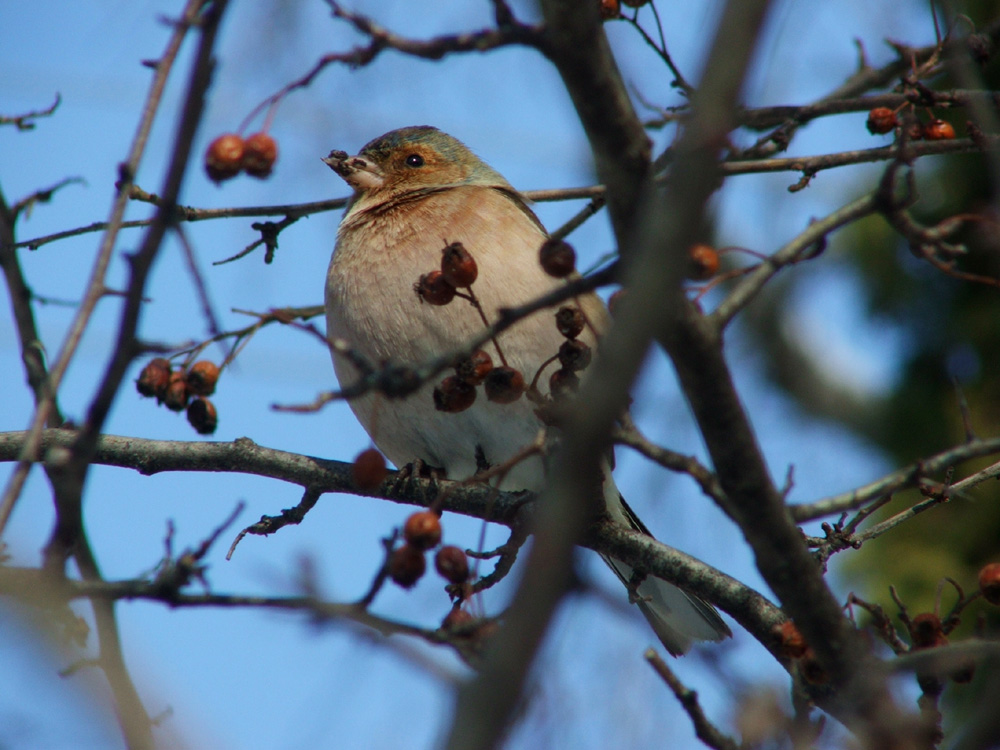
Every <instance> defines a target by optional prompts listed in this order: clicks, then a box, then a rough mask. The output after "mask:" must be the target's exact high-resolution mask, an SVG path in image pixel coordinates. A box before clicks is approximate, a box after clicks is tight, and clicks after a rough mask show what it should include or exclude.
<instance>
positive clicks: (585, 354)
mask: <svg viewBox="0 0 1000 750" xmlns="http://www.w3.org/2000/svg"><path fill="white" fill-rule="evenodd" d="M592 358H593V353H592V352H591V350H590V347H589V346H587V345H586V344H585V343H583V342H582V341H580V340H579V339H569V340H567V341H563V342H562V345H561V346H560V347H559V364H561V365H562V366H563V369H566V370H570V371H571V372H580V370H586V369H587V367H588V366H589V365H590V360H591V359H592Z"/></svg>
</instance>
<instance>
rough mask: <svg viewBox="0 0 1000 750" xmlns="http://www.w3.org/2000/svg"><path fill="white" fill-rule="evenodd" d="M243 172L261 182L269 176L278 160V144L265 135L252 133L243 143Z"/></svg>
mask: <svg viewBox="0 0 1000 750" xmlns="http://www.w3.org/2000/svg"><path fill="white" fill-rule="evenodd" d="M243 146H244V152H243V162H242V163H243V170H244V171H245V172H246V173H247V174H248V175H250V176H251V177H256V178H257V179H260V180H263V179H264V178H265V177H267V176H269V175H270V174H271V169H272V168H273V167H274V163H275V162H276V161H277V160H278V144H277V143H275V142H274V138H272V137H271V136H269V135H268V134H267V133H254V134H253V135H251V136H248V137H247V139H246V140H245V141H244V142H243Z"/></svg>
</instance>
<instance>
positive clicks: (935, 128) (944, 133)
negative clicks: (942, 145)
mask: <svg viewBox="0 0 1000 750" xmlns="http://www.w3.org/2000/svg"><path fill="white" fill-rule="evenodd" d="M924 138H926V139H927V140H928V141H950V140H952V139H954V138H955V128H954V127H953V126H952V124H951V123H950V122H947V121H946V120H931V121H930V122H928V123H927V124H925V125H924Z"/></svg>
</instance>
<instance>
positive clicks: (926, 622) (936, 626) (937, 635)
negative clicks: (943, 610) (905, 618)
mask: <svg viewBox="0 0 1000 750" xmlns="http://www.w3.org/2000/svg"><path fill="white" fill-rule="evenodd" d="M910 640H911V641H913V648H915V649H921V648H933V647H935V646H946V645H947V644H948V639H947V638H946V637H945V634H944V631H942V629H941V618H940V617H938V616H937V615H936V614H934V613H933V612H921V613H920V614H919V615H916V616H915V617H914V618H913V623H912V625H911V626H910Z"/></svg>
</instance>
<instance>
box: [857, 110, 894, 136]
mask: <svg viewBox="0 0 1000 750" xmlns="http://www.w3.org/2000/svg"><path fill="white" fill-rule="evenodd" d="M898 124H899V120H898V119H897V118H896V113H895V112H894V111H893V110H891V109H889V108H888V107H875V108H874V109H873V110H871V111H870V112H869V113H868V122H866V123H865V125H866V126H867V128H868V132H869V133H871V134H872V135H878V134H882V133H889V132H891V131H892V130H893V128H895V127H896V126H897V125H898Z"/></svg>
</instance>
